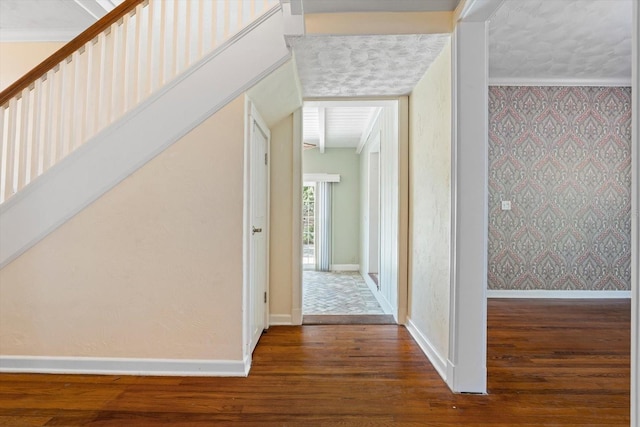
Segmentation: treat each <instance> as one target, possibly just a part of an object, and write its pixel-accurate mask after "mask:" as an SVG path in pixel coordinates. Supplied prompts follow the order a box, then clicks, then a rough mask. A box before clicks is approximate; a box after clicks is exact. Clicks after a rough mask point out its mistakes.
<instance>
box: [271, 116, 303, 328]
mask: <svg viewBox="0 0 640 427" xmlns="http://www.w3.org/2000/svg"><path fill="white" fill-rule="evenodd" d="M292 144H293V115H290V116H288V117H285V118H284V119H282V120H281V121H280V122H278V123H277V124H276V125H275V126H273V127H272V128H271V153H270V154H271V163H270V171H271V200H270V218H269V220H270V227H271V229H270V234H269V240H270V242H269V245H270V252H269V312H270V313H271V315H285V316H286V315H291V307H292V306H291V293H292V283H291V269H292V268H293V267H292V263H293V262H298V263H301V262H302V260H294V259H293V248H292V243H293V241H292V227H291V224H292V222H293V218H292V215H293V213H292V212H293V197H292V196H293V149H292Z"/></svg>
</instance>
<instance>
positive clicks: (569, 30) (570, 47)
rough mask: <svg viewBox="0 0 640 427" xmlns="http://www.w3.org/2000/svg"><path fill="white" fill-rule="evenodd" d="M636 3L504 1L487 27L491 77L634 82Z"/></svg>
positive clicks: (626, 0)
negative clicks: (633, 17) (632, 46)
mask: <svg viewBox="0 0 640 427" xmlns="http://www.w3.org/2000/svg"><path fill="white" fill-rule="evenodd" d="M631 4H632V0H505V2H504V3H503V5H502V6H501V7H500V9H499V10H498V11H497V12H496V14H495V15H494V17H493V18H492V19H491V22H490V26H489V77H490V79H491V80H493V81H494V82H495V81H498V82H500V81H502V82H505V83H509V82H510V81H514V82H517V81H519V80H531V81H543V80H548V81H557V82H558V83H562V82H563V81H566V82H579V81H584V82H587V83H588V82H594V83H597V82H599V81H600V82H604V83H606V82H607V81H610V82H611V83H612V84H616V83H622V82H630V81H631V25H632V18H631V16H632V14H631Z"/></svg>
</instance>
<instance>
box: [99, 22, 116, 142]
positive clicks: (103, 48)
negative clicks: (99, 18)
mask: <svg viewBox="0 0 640 427" xmlns="http://www.w3.org/2000/svg"><path fill="white" fill-rule="evenodd" d="M98 44H99V45H100V62H99V64H100V69H99V70H98V100H97V102H96V103H95V113H96V121H95V123H96V127H95V133H96V134H97V133H98V132H100V131H101V130H102V128H103V126H105V124H106V119H108V117H109V113H108V111H105V109H106V108H108V107H109V105H111V93H110V91H109V89H110V83H111V62H110V60H109V58H110V57H109V55H110V54H112V48H111V37H107V33H102V34H100V35H99V36H98Z"/></svg>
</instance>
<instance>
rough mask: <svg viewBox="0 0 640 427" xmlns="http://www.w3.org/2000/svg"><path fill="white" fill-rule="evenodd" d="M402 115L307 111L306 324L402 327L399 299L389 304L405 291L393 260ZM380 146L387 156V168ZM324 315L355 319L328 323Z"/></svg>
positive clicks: (377, 104)
mask: <svg viewBox="0 0 640 427" xmlns="http://www.w3.org/2000/svg"><path fill="white" fill-rule="evenodd" d="M397 110H398V102H397V101H368V102H367V101H331V102H325V101H314V102H306V103H305V105H304V108H303V135H304V136H303V144H304V145H303V148H304V149H303V153H302V171H303V187H302V225H303V232H302V247H303V251H302V260H301V262H302V269H303V280H302V314H303V323H305V324H308V323H343V322H344V323H358V322H359V321H360V320H362V319H365V320H366V321H365V323H390V322H391V323H396V321H397V319H396V317H397V313H398V309H397V301H398V298H397V297H395V298H389V296H390V295H395V294H397V289H398V278H397V274H396V275H394V271H396V273H397V268H395V267H394V266H396V265H397V264H396V262H397V258H395V259H393V256H392V253H393V251H394V248H397V227H396V228H395V229H394V227H393V221H394V218H395V220H396V221H397V200H398V194H397V193H398V191H397V185H395V183H397V173H398V171H397V163H396V164H395V165H394V163H393V162H394V159H397V158H398V157H397V156H398V153H397V147H398V124H397V117H398V112H397ZM381 147H384V148H385V150H386V155H387V156H388V157H387V160H386V163H385V150H381ZM394 166H396V167H395V169H394ZM384 172H386V173H387V175H386V179H387V181H386V182H383V173H384ZM394 178H395V179H394ZM384 197H386V198H387V200H388V202H389V203H388V205H387V208H386V209H385V208H383V207H382V205H381V201H382V200H383V198H384ZM394 201H395V204H396V205H395V207H396V209H394ZM385 221H386V223H385ZM385 225H386V227H385ZM385 231H386V233H387V234H386V236H385V235H384V233H385ZM394 242H395V243H394ZM385 246H386V247H387V252H388V253H389V254H390V258H389V259H387V260H383V259H381V254H382V249H383V248H385ZM385 261H386V262H385ZM381 272H382V273H383V274H380V273H381ZM385 272H386V273H387V275H386V276H384V273H385ZM324 316H340V317H343V318H344V317H345V316H349V317H350V319H349V320H344V319H343V320H340V319H335V318H333V319H330V318H326V319H322V318H321V317H324ZM352 316H353V317H352ZM362 316H364V317H362ZM376 316H381V317H380V318H376ZM357 317H359V319H357ZM319 318H320V319H319Z"/></svg>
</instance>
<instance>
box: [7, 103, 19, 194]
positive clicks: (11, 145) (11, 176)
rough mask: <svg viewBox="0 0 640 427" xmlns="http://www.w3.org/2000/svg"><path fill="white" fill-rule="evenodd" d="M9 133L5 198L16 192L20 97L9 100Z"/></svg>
mask: <svg viewBox="0 0 640 427" xmlns="http://www.w3.org/2000/svg"><path fill="white" fill-rule="evenodd" d="M8 125H9V133H8V136H7V157H6V158H7V163H6V172H5V199H8V198H9V197H11V196H13V195H14V194H15V192H16V179H15V165H16V133H17V131H18V129H17V127H18V99H17V98H13V99H11V100H10V101H9V118H8Z"/></svg>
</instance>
